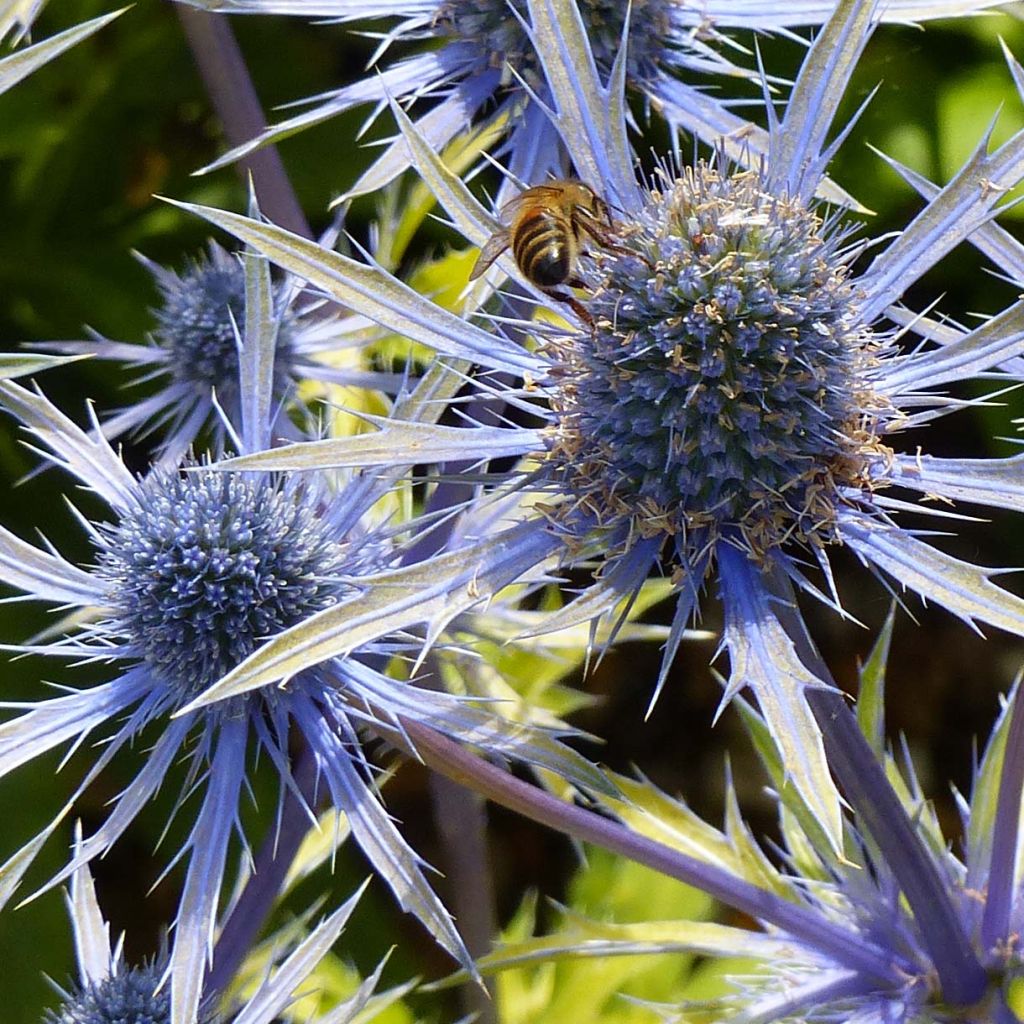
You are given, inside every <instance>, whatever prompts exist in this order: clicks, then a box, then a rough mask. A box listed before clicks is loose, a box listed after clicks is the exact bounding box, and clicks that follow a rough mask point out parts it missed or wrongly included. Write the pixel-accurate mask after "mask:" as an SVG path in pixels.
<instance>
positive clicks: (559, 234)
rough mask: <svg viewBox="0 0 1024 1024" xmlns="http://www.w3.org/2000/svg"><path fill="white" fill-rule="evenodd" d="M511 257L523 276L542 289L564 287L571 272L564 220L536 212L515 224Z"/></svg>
mask: <svg viewBox="0 0 1024 1024" xmlns="http://www.w3.org/2000/svg"><path fill="white" fill-rule="evenodd" d="M512 255H513V256H515V259H516V263H517V264H518V266H519V269H520V270H521V271H522V272H523V274H524V275H525V276H526V277H527V278H528V279H529V280H530V281H533V283H534V284H537V285H540V287H541V288H553V287H554V286H555V285H559V284H564V283H565V281H566V279H567V278H568V277H569V273H570V271H571V270H572V259H573V254H572V244H571V239H570V236H569V227H568V225H567V224H566V222H565V218H564V217H560V216H557V215H556V214H553V213H550V212H549V211H547V210H536V211H533V212H532V213H531V214H530V215H528V216H527V217H525V218H524V219H523V221H522V222H521V223H520V224H519V225H517V229H516V231H515V233H514V235H513V238H512Z"/></svg>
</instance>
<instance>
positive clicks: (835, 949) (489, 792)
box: [402, 718, 900, 986]
mask: <svg viewBox="0 0 1024 1024" xmlns="http://www.w3.org/2000/svg"><path fill="white" fill-rule="evenodd" d="M402 728H403V729H404V730H405V733H406V735H408V737H409V739H410V741H411V742H412V743H413V744H414V746H415V752H416V753H417V754H418V755H419V757H420V758H421V759H422V760H423V761H424V762H425V763H426V764H427V765H428V766H429V767H431V768H433V769H434V770H435V771H438V772H440V773H441V774H443V775H446V776H448V778H450V779H453V780H454V781H456V782H458V783H460V784H461V785H463V786H467V787H469V788H471V789H474V790H476V791H477V792H478V793H480V794H482V795H483V796H486V797H487V798H488V799H490V800H493V801H494V802H495V803H498V804H501V805H502V806H504V807H508V808H510V809H511V810H513V811H516V812H518V813H519V814H522V815H525V816H526V817H528V818H531V819H532V820H533V821H537V822H540V823H541V824H542V825H548V826H550V827H551V828H554V829H557V830H558V831H559V832H563V833H564V834H566V835H568V836H571V837H573V838H574V839H579V840H582V841H584V842H589V843H595V844H597V845H598V846H602V847H604V848H605V849H606V850H610V851H611V852H612V853H618V854H621V855H622V856H624V857H628V858H629V859H630V860H633V861H636V862H637V863H638V864H645V865H646V866H647V867H650V868H653V869H654V870H655V871H660V872H661V873H662V874H665V875H668V876H670V877H672V878H677V879H679V880H680V881H682V882H685V883H687V884H688V885H692V886H695V887H696V888H698V889H702V890H703V891H704V892H706V893H708V894H709V895H710V896H713V897H715V898H716V899H718V900H720V901H721V902H722V903H725V904H727V905H728V906H730V907H734V908H735V909H737V910H739V911H741V912H743V913H745V914H748V915H750V916H751V917H754V918H757V919H759V920H761V921H764V922H767V923H769V924H772V925H774V926H775V927H777V928H780V929H782V930H783V931H786V932H788V933H789V934H790V935H792V936H793V937H794V938H796V939H798V940H800V941H802V942H804V943H806V944H807V945H810V946H813V947H814V948H815V949H817V950H820V951H822V952H824V953H826V954H827V955H828V956H830V957H831V958H832V959H834V960H835V961H836V962H837V963H840V964H842V965H843V966H845V967H848V968H850V969H852V970H855V971H858V972H860V973H861V974H863V975H865V976H866V977H868V978H871V979H874V980H875V981H877V982H880V983H881V984H883V985H886V986H888V985H893V984H898V983H899V978H900V974H899V969H900V963H899V962H898V960H895V959H894V957H893V954H892V952H891V951H887V950H883V949H880V948H878V947H877V946H875V945H874V944H873V943H870V942H868V941H866V940H865V939H864V938H863V937H862V936H860V935H858V934H857V933H856V932H852V931H848V930H847V929H844V928H841V927H839V926H837V925H835V924H833V923H832V922H830V921H828V920H827V919H826V918H824V917H823V916H821V915H819V914H817V913H815V912H814V911H813V910H811V909H809V908H807V907H804V906H801V905H800V904H798V903H793V902H790V901H789V900H786V899H783V898H782V897H780V896H777V895H775V894H774V893H772V892H768V891H767V890H765V889H760V888H758V887H757V886H755V885H751V884H750V883H749V882H746V881H743V880H742V879H739V878H736V877H735V876H734V875H731V874H729V873H728V872H726V871H723V870H722V869H721V868H718V867H715V866H714V865H712V864H706V863H703V862H702V861H699V860H697V859H696V858H694V857H688V856H687V855H686V854H683V853H680V852H678V851H677V850H673V849H672V848H671V847H670V846H665V845H664V844H662V843H659V842H656V841H655V840H653V839H648V838H647V837H646V836H642V835H639V834H638V833H636V832H633V831H631V830H630V829H628V828H626V827H625V826H623V825H620V824H619V823H618V822H615V821H612V820H610V819H609V818H605V817H602V816H601V815H600V814H597V813H595V812H594V811H588V810H586V809H584V808H582V807H577V806H575V805H573V804H568V803H565V802H564V801H562V800H559V799H558V798H556V797H554V796H552V795H551V794H549V793H546V792H545V791H544V790H542V789H540V788H538V787H537V786H531V785H529V784H528V783H525V782H523V781H521V780H520V779H517V778H515V777H514V776H513V775H510V774H509V773H508V772H505V771H503V770H502V769H500V768H497V767H495V766H494V765H492V764H489V763H488V762H487V761H485V760H483V759H482V758H480V757H477V756H475V755H474V754H471V753H469V752H468V751H466V750H464V749H463V748H462V747H460V746H459V744H457V743H455V742H454V741H453V740H450V739H448V738H447V737H445V736H442V735H441V734H440V733H438V732H435V731H434V730H433V729H431V728H429V727H428V726H425V725H422V724H421V723H419V722H414V721H411V720H410V719H406V718H403V719H402Z"/></svg>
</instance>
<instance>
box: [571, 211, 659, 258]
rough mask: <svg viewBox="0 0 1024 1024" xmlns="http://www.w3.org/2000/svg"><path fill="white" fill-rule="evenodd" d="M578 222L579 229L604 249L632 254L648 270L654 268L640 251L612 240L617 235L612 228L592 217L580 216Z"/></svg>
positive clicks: (621, 253) (620, 254) (620, 253)
mask: <svg viewBox="0 0 1024 1024" xmlns="http://www.w3.org/2000/svg"><path fill="white" fill-rule="evenodd" d="M578 224H579V227H580V229H581V231H583V232H584V233H585V234H588V235H589V236H590V237H591V238H592V239H593V240H594V241H595V242H597V244H598V245H599V246H600V247H601V248H602V249H604V250H605V251H607V252H613V253H615V255H616V256H632V257H633V259H635V260H639V261H640V262H641V263H643V264H644V266H646V267H647V269H648V270H650V271H653V270H654V264H653V263H652V262H651V261H650V260H649V259H648V258H647V257H646V256H644V255H643V254H642V253H639V252H636V251H635V250H633V249H629V248H627V247H626V246H624V245H619V244H618V243H617V242H615V241H613V239H614V238H617V237H618V236H617V235H616V234H615V232H614V229H613V228H611V227H609V226H608V225H605V224H602V223H601V222H600V221H596V220H594V219H592V218H580V220H579V222H578Z"/></svg>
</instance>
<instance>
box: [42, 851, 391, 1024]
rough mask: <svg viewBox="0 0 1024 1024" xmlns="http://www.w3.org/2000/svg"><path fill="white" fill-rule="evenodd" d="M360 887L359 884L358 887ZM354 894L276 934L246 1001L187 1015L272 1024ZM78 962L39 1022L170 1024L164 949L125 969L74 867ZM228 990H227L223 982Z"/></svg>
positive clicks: (340, 926) (354, 1010)
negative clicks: (312, 922) (307, 922)
mask: <svg viewBox="0 0 1024 1024" xmlns="http://www.w3.org/2000/svg"><path fill="white" fill-rule="evenodd" d="M364 888H365V887H364ZM360 895H361V890H360V892H358V893H356V894H355V895H354V896H353V897H352V898H351V899H350V900H348V901H347V902H346V903H344V904H343V905H342V906H341V907H339V908H338V909H337V910H336V911H335V912H334V913H333V914H331V915H329V916H328V917H326V918H324V919H323V920H322V921H321V922H320V923H319V924H318V925H316V927H314V928H312V929H310V930H309V932H308V934H306V935H298V934H294V932H295V929H292V932H293V934H290V935H287V936H284V935H282V936H280V937H279V938H278V941H277V942H276V943H275V946H274V950H273V953H272V954H271V956H270V959H269V963H268V964H267V965H266V967H265V968H263V969H262V974H263V977H262V979H261V980H260V983H259V985H258V986H257V987H256V989H255V991H253V992H252V993H251V995H250V996H249V997H248V998H245V999H244V1000H243V999H239V998H236V997H235V994H234V993H232V994H231V995H229V996H228V997H227V998H226V999H224V998H215V997H217V996H219V995H220V993H216V992H214V993H211V994H210V998H209V999H208V1000H206V1001H205V1002H204V1004H203V1006H202V1008H201V1009H200V1010H199V1013H198V1016H197V1017H196V1018H194V1019H195V1020H196V1021H197V1022H198V1024H230V1022H231V1021H234V1020H245V1021H247V1022H248V1024H273V1022H274V1021H276V1020H280V1019H281V1018H280V1017H279V1016H278V1015H279V1014H280V1013H282V1012H284V1011H285V1010H286V1009H287V1008H288V1007H291V1006H293V1004H294V1001H295V999H296V989H302V990H304V991H305V992H307V993H308V992H309V991H310V986H311V985H312V984H313V983H314V980H315V978H311V977H310V975H311V973H312V972H314V971H315V968H316V967H317V965H318V963H319V962H320V961H321V960H322V958H323V957H324V956H325V955H326V954H327V953H328V952H329V950H330V948H331V946H332V944H333V943H334V942H336V941H337V939H338V938H339V936H340V935H341V933H342V931H343V930H344V927H345V924H346V922H347V921H348V918H349V917H350V915H351V913H352V910H353V909H354V908H355V906H356V903H357V901H358V899H359V897H360ZM67 905H68V911H69V915H70V917H71V926H72V930H73V932H74V940H75V952H76V957H77V960H78V979H77V983H76V984H74V985H71V986H69V987H68V989H67V990H65V989H63V988H60V987H57V986H55V987H57V990H58V992H59V994H60V996H61V1003H60V1005H59V1006H58V1007H57V1008H56V1009H52V1010H48V1011H47V1012H46V1014H45V1015H44V1018H43V1021H44V1024H171V1021H172V1016H171V991H170V988H169V986H167V985H166V984H165V983H164V982H165V979H166V971H167V966H168V965H167V955H166V951H165V952H163V953H162V954H161V955H160V956H158V957H156V958H155V959H154V960H152V961H150V962H148V963H144V964H141V965H129V964H127V963H126V962H125V959H124V956H123V948H122V947H123V939H122V940H121V941H119V942H117V943H116V944H112V943H111V937H110V925H109V924H108V923H107V922H106V921H105V920H104V918H103V912H102V909H101V908H100V904H99V901H98V899H97V896H96V890H95V886H94V884H93V880H92V876H91V875H90V873H89V869H88V867H87V866H82V867H80V868H78V869H77V870H76V871H75V873H74V875H73V876H72V879H71V887H70V892H69V893H68V897H67ZM379 973H380V971H379V969H378V970H377V971H376V972H374V974H373V975H372V976H371V977H370V978H368V979H367V981H366V983H365V984H364V985H362V986H360V989H359V991H358V992H357V993H356V994H355V995H354V996H353V997H352V998H351V999H350V1000H349V1001H348V1002H347V1003H346V1004H344V1005H343V1006H338V1007H336V1008H335V1010H334V1011H333V1013H332V1014H331V1017H330V1019H331V1021H332V1022H334V1024H349V1022H351V1021H352V1020H353V1019H354V1018H355V1017H356V1016H357V1015H358V1013H359V1011H360V1010H362V1009H363V1008H364V1007H365V1005H366V1002H367V1000H368V999H369V998H370V996H371V994H372V992H373V989H374V987H375V985H376V982H377V979H378V977H379ZM224 987H226V988H227V989H228V990H229V991H230V990H231V989H232V988H233V986H231V985H226V986H224Z"/></svg>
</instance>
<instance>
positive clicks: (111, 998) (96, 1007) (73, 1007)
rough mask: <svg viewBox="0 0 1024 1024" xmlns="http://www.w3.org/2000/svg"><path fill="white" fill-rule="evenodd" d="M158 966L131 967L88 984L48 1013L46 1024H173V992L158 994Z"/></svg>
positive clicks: (159, 972) (165, 990)
mask: <svg viewBox="0 0 1024 1024" xmlns="http://www.w3.org/2000/svg"><path fill="white" fill-rule="evenodd" d="M161 975H162V971H161V969H160V968H159V967H158V966H157V965H156V964H150V965H148V966H145V967H132V968H129V969H128V970H125V971H121V972H119V973H117V974H108V975H107V976H106V977H104V978H101V979H99V980H98V981H89V982H86V983H85V984H84V985H81V986H80V987H78V988H77V990H76V991H74V992H71V993H69V994H67V998H66V999H65V1001H64V1002H63V1003H62V1004H61V1006H60V1008H59V1009H57V1010H48V1011H47V1012H46V1016H45V1017H44V1018H43V1019H44V1022H45V1024H170V1022H171V992H170V989H168V988H164V989H162V990H158V986H159V984H160V978H161Z"/></svg>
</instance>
